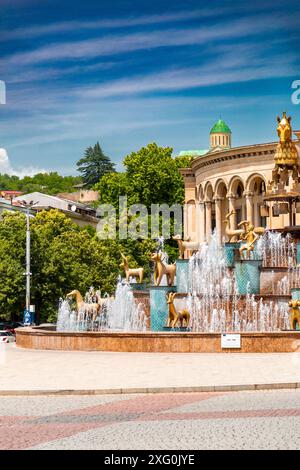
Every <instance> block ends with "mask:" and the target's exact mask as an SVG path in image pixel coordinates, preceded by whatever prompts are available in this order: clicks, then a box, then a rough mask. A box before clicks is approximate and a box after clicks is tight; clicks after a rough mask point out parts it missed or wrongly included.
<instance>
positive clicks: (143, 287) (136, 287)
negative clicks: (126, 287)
mask: <svg viewBox="0 0 300 470" xmlns="http://www.w3.org/2000/svg"><path fill="white" fill-rule="evenodd" d="M130 287H131V289H133V290H146V289H148V286H147V284H146V283H144V282H143V283H142V284H140V283H139V282H130Z"/></svg>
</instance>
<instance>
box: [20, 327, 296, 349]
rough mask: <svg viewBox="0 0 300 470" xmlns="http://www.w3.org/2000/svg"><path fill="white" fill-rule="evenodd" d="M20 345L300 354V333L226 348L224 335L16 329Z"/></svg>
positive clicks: (247, 336) (251, 338)
mask: <svg viewBox="0 0 300 470" xmlns="http://www.w3.org/2000/svg"><path fill="white" fill-rule="evenodd" d="M16 340H17V346H18V347H20V348H26V349H43V350H63V351H113V352H158V353H221V352H228V353H232V352H233V353H235V352H242V353H279V352H285V353H286V352H289V353H291V352H300V331H280V332H274V333H266V332H264V333H260V332H259V333H256V332H251V333H250V332H245V333H241V348H240V349H222V348H221V334H220V333H193V332H183V331H182V332H155V333H153V332H137V333H135V332H130V333H124V332H108V331H105V332H104V331H103V332H76V333H72V332H70V333H68V332H57V331H53V330H51V329H45V328H39V327H33V328H30V327H28V328H20V329H17V330H16Z"/></svg>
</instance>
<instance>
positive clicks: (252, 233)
mask: <svg viewBox="0 0 300 470" xmlns="http://www.w3.org/2000/svg"><path fill="white" fill-rule="evenodd" d="M241 225H243V227H244V229H243V233H242V234H241V235H240V239H239V241H240V242H245V243H242V245H241V246H240V248H239V252H240V257H241V259H243V253H244V251H246V259H250V253H251V252H252V251H253V250H254V244H255V242H256V241H257V240H258V239H259V235H263V234H264V232H265V229H264V227H254V225H252V224H251V222H249V221H248V220H242V222H240V223H239V224H238V227H240V226H241Z"/></svg>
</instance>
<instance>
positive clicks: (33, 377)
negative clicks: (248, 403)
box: [0, 344, 300, 395]
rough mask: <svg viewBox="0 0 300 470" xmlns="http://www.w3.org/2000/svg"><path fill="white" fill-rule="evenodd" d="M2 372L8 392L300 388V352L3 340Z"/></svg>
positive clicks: (0, 352) (2, 386)
mask: <svg viewBox="0 0 300 470" xmlns="http://www.w3.org/2000/svg"><path fill="white" fill-rule="evenodd" d="M0 371H1V381H0V394H2V395H3V394H4V393H5V392H7V391H11V392H12V393H14V392H18V391H21V392H27V391H37V392H38V391H45V390H46V391H53V392H60V391H75V392H76V391H87V392H88V391H91V392H93V391H97V393H99V392H101V391H109V393H112V392H116V393H120V392H121V391H148V390H149V389H152V391H156V390H163V389H166V390H165V391H168V389H170V388H175V389H180V388H182V387H183V388H184V389H183V391H189V390H188V387H199V388H201V387H220V386H223V387H225V386H238V387H242V386H247V387H250V386H252V385H254V384H256V385H258V386H259V385H260V384H261V385H266V384H267V385H268V384H270V385H271V384H274V385H276V384H277V385H282V384H284V385H285V386H295V384H296V385H297V384H298V386H300V354H299V353H291V354H290V353H278V354H235V353H227V354H226V353H224V354H191V353H187V354H183V353H181V354H175V353H170V354H165V353H112V352H111V353H110V352H79V351H76V352H75V351H74V352H71V351H70V352H69V351H37V350H34V351H33V350H27V349H20V348H17V347H16V345H15V344H13V345H12V344H2V345H0ZM169 391H170V390H169ZM191 391H193V390H191ZM199 391H201V390H199Z"/></svg>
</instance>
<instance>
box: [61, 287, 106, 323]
mask: <svg viewBox="0 0 300 470" xmlns="http://www.w3.org/2000/svg"><path fill="white" fill-rule="evenodd" d="M67 297H69V298H72V297H75V300H76V309H77V314H79V313H83V314H84V315H91V316H92V320H93V321H95V320H96V318H97V316H98V314H99V313H100V310H101V306H102V305H101V304H100V303H98V302H97V303H92V304H89V303H87V302H85V301H84V300H83V298H82V295H81V294H80V292H79V290H76V289H75V290H72V292H69V293H68V294H67ZM101 300H105V299H101Z"/></svg>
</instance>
